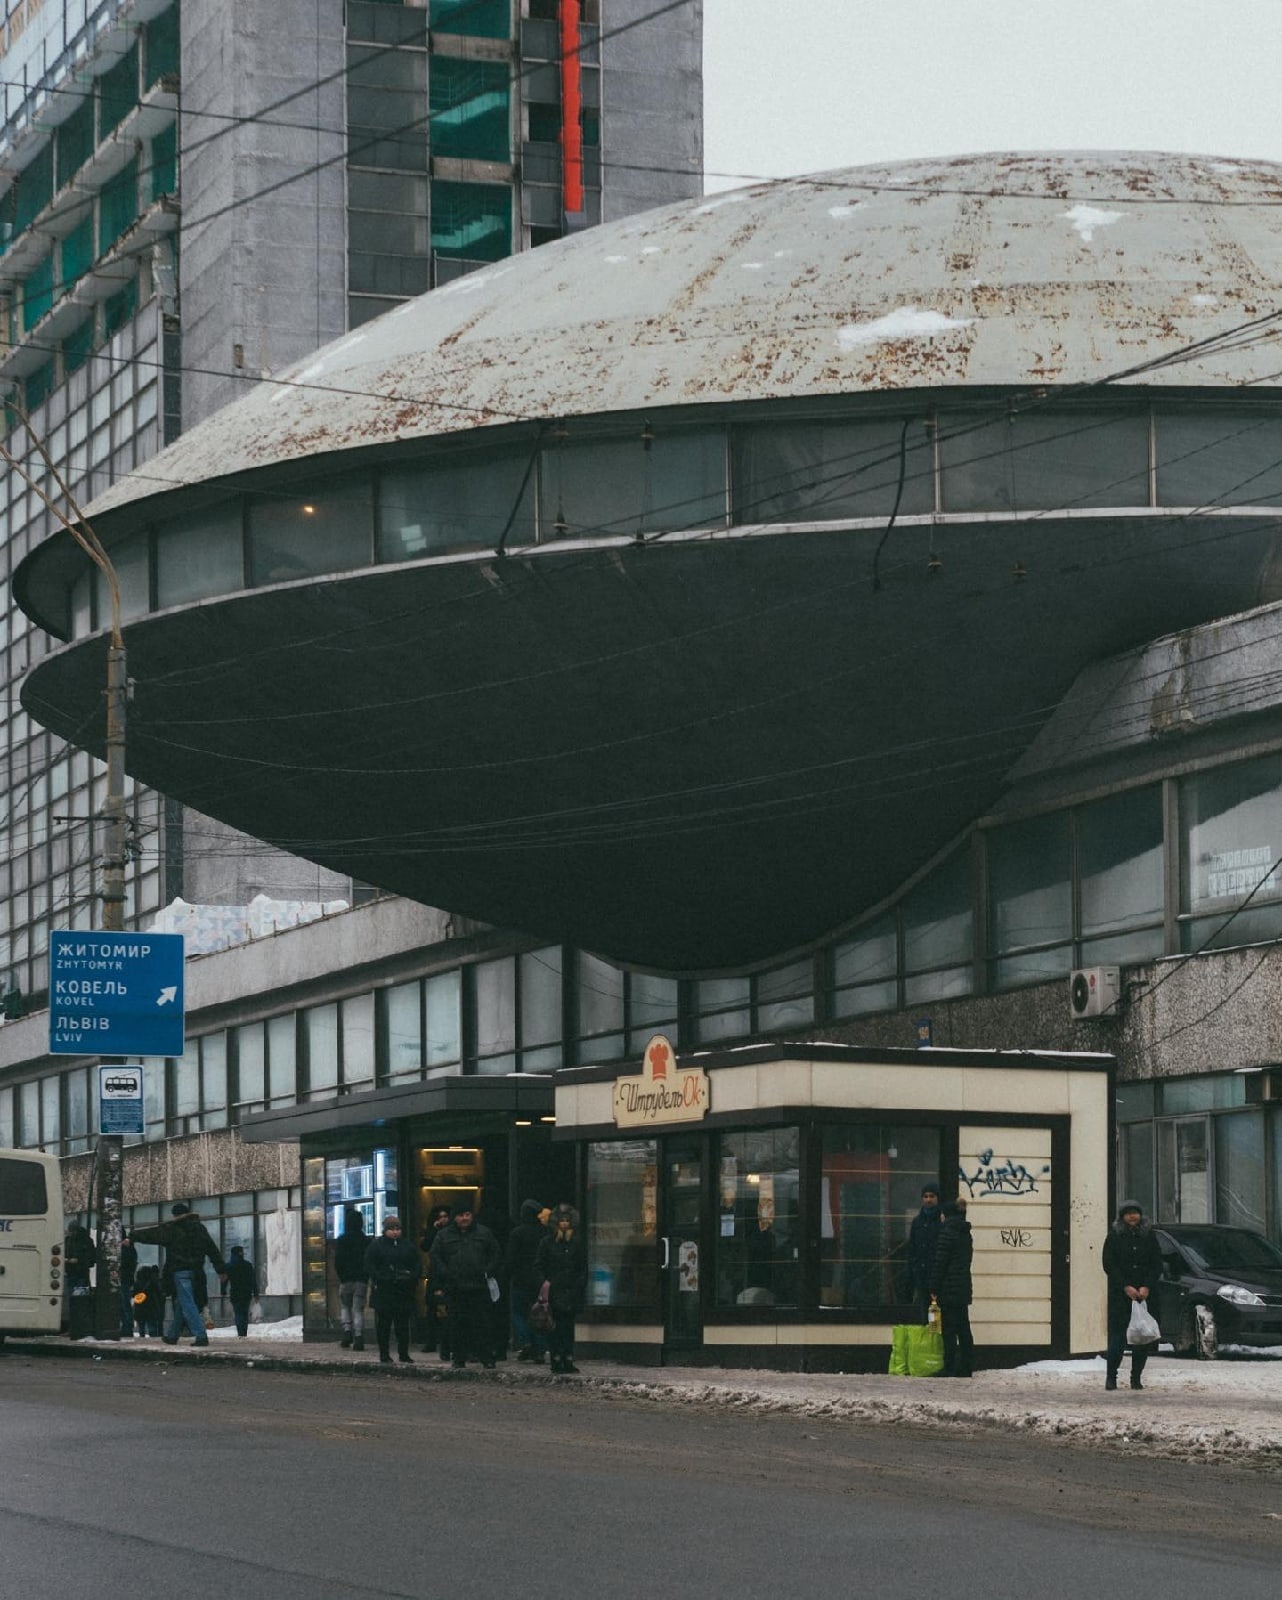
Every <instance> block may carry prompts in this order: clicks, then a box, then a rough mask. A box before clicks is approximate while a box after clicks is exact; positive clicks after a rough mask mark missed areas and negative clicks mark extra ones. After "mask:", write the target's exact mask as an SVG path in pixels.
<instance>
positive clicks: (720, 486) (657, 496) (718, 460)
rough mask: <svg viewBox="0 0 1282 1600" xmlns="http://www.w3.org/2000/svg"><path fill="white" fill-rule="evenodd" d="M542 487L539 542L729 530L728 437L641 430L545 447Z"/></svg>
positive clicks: (658, 429)
mask: <svg viewBox="0 0 1282 1600" xmlns="http://www.w3.org/2000/svg"><path fill="white" fill-rule="evenodd" d="M647 432H648V433H649V437H648V438H647V436H646V435H647ZM540 483H541V487H540V494H539V537H540V539H542V540H549V539H586V538H592V537H594V536H602V537H609V536H611V535H618V534H637V533H655V532H659V531H667V532H675V531H677V530H679V529H682V528H708V527H724V526H725V520H726V469H725V436H724V435H723V434H722V433H721V432H720V431H708V432H702V431H700V432H695V433H685V432H678V433H669V432H665V431H664V430H663V429H662V428H660V427H654V428H649V429H648V430H647V429H644V428H642V427H638V428H637V431H636V432H635V434H634V435H632V437H630V438H624V439H620V438H615V439H588V440H582V441H578V440H575V439H574V438H573V437H571V438H570V439H568V440H567V441H566V442H564V443H557V444H550V445H548V446H546V447H545V448H544V451H543V458H542V476H541V480H540Z"/></svg>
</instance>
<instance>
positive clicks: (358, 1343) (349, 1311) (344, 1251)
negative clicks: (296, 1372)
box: [334, 1206, 370, 1350]
mask: <svg viewBox="0 0 1282 1600" xmlns="http://www.w3.org/2000/svg"><path fill="white" fill-rule="evenodd" d="M369 1247H370V1239H369V1235H368V1234H367V1233H366V1232H365V1219H364V1217H362V1216H361V1214H360V1212H359V1211H358V1210H357V1209H356V1207H355V1206H348V1208H347V1210H346V1211H345V1212H344V1213H343V1231H342V1233H341V1234H339V1236H338V1238H337V1240H336V1241H335V1243H334V1276H335V1277H336V1278H337V1279H338V1315H339V1317H340V1319H341V1320H342V1324H343V1337H342V1338H341V1339H340V1340H339V1343H340V1344H341V1345H342V1347H343V1349H344V1350H363V1349H364V1348H365V1295H366V1293H367V1292H368V1289H369V1282H368V1280H367V1279H366V1277H365V1252H366V1251H367V1250H368V1249H369Z"/></svg>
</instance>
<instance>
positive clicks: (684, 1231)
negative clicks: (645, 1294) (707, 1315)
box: [660, 1137, 703, 1359]
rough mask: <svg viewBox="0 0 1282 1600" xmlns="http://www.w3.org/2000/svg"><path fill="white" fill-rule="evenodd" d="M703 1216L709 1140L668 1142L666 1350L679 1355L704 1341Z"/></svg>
mask: <svg viewBox="0 0 1282 1600" xmlns="http://www.w3.org/2000/svg"><path fill="white" fill-rule="evenodd" d="M702 1222H703V1141H702V1140H701V1139H699V1138H698V1137H695V1138H676V1139H665V1140H664V1142H663V1232H662V1241H661V1255H660V1260H661V1264H662V1267H663V1280H664V1281H663V1320H664V1339H663V1343H664V1353H665V1355H671V1356H672V1357H674V1358H677V1359H679V1358H680V1357H681V1355H683V1354H688V1353H689V1352H690V1351H692V1350H697V1349H699V1348H701V1347H702V1344H703V1311H702V1305H703V1289H702V1282H701V1277H702V1274H701V1270H700V1268H701V1264H700V1260H699V1250H700V1244H701V1226H702Z"/></svg>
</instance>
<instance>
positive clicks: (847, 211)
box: [828, 200, 862, 222]
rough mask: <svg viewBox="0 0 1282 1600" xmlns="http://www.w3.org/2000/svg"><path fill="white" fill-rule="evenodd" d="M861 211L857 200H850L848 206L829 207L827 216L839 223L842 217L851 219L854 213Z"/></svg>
mask: <svg viewBox="0 0 1282 1600" xmlns="http://www.w3.org/2000/svg"><path fill="white" fill-rule="evenodd" d="M861 209H862V208H861V206H860V204H859V201H858V200H852V201H851V202H850V204H849V205H845V206H829V207H828V215H829V216H830V217H835V218H836V219H837V221H838V222H840V221H841V220H842V218H843V217H853V216H854V214H855V212H856V211H859V210H861Z"/></svg>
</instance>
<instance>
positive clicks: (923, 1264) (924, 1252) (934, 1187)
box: [908, 1183, 944, 1323]
mask: <svg viewBox="0 0 1282 1600" xmlns="http://www.w3.org/2000/svg"><path fill="white" fill-rule="evenodd" d="M943 1225H944V1216H943V1212H942V1211H941V1210H940V1206H939V1185H938V1184H937V1183H923V1184H922V1186H921V1210H920V1211H919V1212H918V1213H917V1215H916V1216H915V1217H914V1218H913V1220H912V1226H911V1227H910V1228H909V1230H908V1293H909V1298H910V1299H911V1300H912V1303H913V1305H914V1306H915V1307H916V1308H917V1315H918V1318H919V1319H920V1321H921V1322H922V1323H925V1321H926V1313H927V1311H928V1310H929V1309H930V1275H931V1273H932V1272H933V1271H934V1270H935V1252H936V1251H937V1250H938V1249H939V1235H940V1231H941V1229H942V1228H943Z"/></svg>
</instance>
